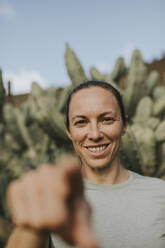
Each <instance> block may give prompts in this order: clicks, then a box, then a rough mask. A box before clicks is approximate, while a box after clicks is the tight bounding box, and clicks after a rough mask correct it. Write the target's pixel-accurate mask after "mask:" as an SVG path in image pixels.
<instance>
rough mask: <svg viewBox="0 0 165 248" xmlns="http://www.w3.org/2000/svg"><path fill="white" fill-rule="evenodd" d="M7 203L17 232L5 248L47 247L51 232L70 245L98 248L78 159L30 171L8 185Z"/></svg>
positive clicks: (70, 159) (69, 159)
mask: <svg viewBox="0 0 165 248" xmlns="http://www.w3.org/2000/svg"><path fill="white" fill-rule="evenodd" d="M8 202H9V206H10V210H11V214H12V218H13V221H14V223H15V224H16V229H15V230H14V232H13V234H12V235H11V237H10V238H9V242H8V244H7V247H6V248H15V247H17V248H46V246H47V244H48V233H52V232H54V233H56V234H59V235H60V236H61V237H62V238H63V239H64V240H65V241H66V242H68V243H70V244H75V245H77V246H80V247H84V248H86V247H87V248H96V247H98V246H97V245H96V241H95V238H94V236H93V233H92V230H91V227H90V223H89V215H90V211H89V210H90V209H89V206H88V204H87V202H86V200H85V198H84V194H83V182H82V178H81V173H80V169H79V166H78V164H77V162H75V159H73V158H70V157H69V158H67V159H66V160H64V161H63V162H61V163H60V165H58V166H52V165H45V166H42V167H41V168H40V169H38V170H37V171H33V172H28V173H27V174H26V175H24V176H23V177H22V178H21V179H19V180H16V181H15V182H13V183H11V184H10V185H9V188H8Z"/></svg>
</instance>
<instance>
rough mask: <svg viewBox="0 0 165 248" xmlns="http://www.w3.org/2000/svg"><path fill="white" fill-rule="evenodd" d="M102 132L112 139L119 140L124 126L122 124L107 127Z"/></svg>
mask: <svg viewBox="0 0 165 248" xmlns="http://www.w3.org/2000/svg"><path fill="white" fill-rule="evenodd" d="M102 131H103V132H104V134H106V135H108V137H109V138H111V139H118V138H120V137H121V136H122V126H121V125H120V124H118V125H111V126H105V127H104V128H103V129H102Z"/></svg>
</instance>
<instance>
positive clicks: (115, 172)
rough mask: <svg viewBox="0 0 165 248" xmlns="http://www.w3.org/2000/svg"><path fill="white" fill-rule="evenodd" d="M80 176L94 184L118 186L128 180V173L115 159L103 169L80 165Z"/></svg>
mask: <svg viewBox="0 0 165 248" xmlns="http://www.w3.org/2000/svg"><path fill="white" fill-rule="evenodd" d="M82 176H83V177H84V178H85V179H87V180H89V181H90V182H92V183H96V184H120V183H123V182H125V181H127V180H128V178H129V172H128V170H126V169H124V168H123V167H122V165H121V164H120V162H119V159H117V160H116V161H113V163H112V164H111V165H110V166H107V167H106V168H104V169H93V168H90V167H89V166H83V165H82Z"/></svg>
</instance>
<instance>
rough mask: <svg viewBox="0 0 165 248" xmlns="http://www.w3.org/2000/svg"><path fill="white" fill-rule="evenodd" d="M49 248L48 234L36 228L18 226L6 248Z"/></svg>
mask: <svg viewBox="0 0 165 248" xmlns="http://www.w3.org/2000/svg"><path fill="white" fill-rule="evenodd" d="M15 247H17V248H19V247H20V248H29V247H30V248H48V236H47V235H46V234H43V233H42V234H41V233H38V232H36V231H34V230H30V229H26V228H19V227H16V228H15V229H14V231H13V233H12V235H11V236H10V238H9V240H8V243H7V246H6V248H15Z"/></svg>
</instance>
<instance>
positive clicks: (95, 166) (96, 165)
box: [84, 160, 111, 171]
mask: <svg viewBox="0 0 165 248" xmlns="http://www.w3.org/2000/svg"><path fill="white" fill-rule="evenodd" d="M84 164H85V165H86V166H87V167H89V168H91V169H92V170H98V171H104V170H107V169H109V168H110V167H111V161H108V162H107V161H99V160H97V161H96V160H95V161H85V163H84Z"/></svg>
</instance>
